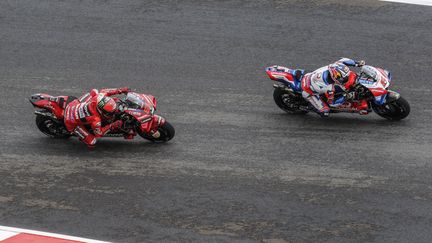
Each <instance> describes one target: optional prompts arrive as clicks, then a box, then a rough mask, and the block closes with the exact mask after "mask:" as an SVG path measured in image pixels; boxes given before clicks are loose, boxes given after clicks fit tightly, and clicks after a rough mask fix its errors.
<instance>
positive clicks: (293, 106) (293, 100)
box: [273, 88, 307, 114]
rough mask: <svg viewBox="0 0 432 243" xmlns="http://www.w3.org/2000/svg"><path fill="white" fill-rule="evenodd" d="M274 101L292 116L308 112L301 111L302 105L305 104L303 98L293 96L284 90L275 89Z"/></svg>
mask: <svg viewBox="0 0 432 243" xmlns="http://www.w3.org/2000/svg"><path fill="white" fill-rule="evenodd" d="M273 99H274V101H275V103H276V105H277V106H278V107H279V108H281V109H282V110H283V111H285V112H287V113H290V114H306V113H307V111H304V110H300V108H299V107H300V104H301V103H303V102H304V100H303V97H301V96H298V95H296V94H293V93H292V92H290V91H288V90H285V89H283V88H275V90H274V92H273Z"/></svg>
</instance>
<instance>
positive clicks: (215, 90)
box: [0, 0, 432, 242]
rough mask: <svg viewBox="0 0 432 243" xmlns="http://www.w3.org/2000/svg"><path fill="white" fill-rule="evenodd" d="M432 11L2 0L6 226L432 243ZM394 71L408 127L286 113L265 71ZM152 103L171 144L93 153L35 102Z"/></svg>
mask: <svg viewBox="0 0 432 243" xmlns="http://www.w3.org/2000/svg"><path fill="white" fill-rule="evenodd" d="M431 26H432V7H424V6H415V5H405V4H394V3H386V2H378V1H370V0H365V1H336V0H332V1H330V0H327V1H318V0H315V1H284V0H281V1H232V0H227V1H193V0H185V1H165V0H164V1H138V0H136V1H134V0H127V1H102V0H99V1H97V0H94V1H77V0H71V1H54V0H52V1H48V0H46V1H44V0H37V1H36V0H27V1H23V0H19V1H0V84H1V90H0V100H1V102H0V109H1V112H0V114H1V115H0V118H1V119H0V134H1V135H0V136H1V139H0V153H1V155H0V183H1V184H0V185H1V189H0V225H7V226H15V227H22V228H30V229H36V230H43V231H49V232H56V233H63V234H71V235H76V236H81V237H89V238H96V239H100V240H107V241H115V242H170V241H182V242H190V241H200V242H260V241H261V242H431V241H432V231H431V229H432V145H431V141H432V137H431V135H432V129H431V118H432V109H431V107H430V105H431V99H430V97H431V95H432V91H431V76H432V72H431V54H432V31H431ZM342 56H343V57H352V58H356V59H365V60H366V61H367V63H369V64H371V65H375V66H380V67H385V68H387V69H388V70H390V71H391V72H392V73H393V77H394V83H393V85H392V89H394V90H397V91H399V92H400V93H401V94H402V95H403V96H404V97H405V98H406V99H407V100H408V101H409V102H410V104H411V109H412V112H411V114H410V116H409V117H408V118H407V119H406V120H403V121H401V122H389V121H386V120H384V119H382V118H380V117H379V116H377V115H375V114H372V115H370V116H359V115H355V114H335V115H333V116H332V117H330V118H329V119H326V120H323V119H321V118H319V117H318V116H317V115H315V114H307V115H304V116H294V115H288V114H285V113H284V112H283V111H281V110H280V109H279V108H277V106H276V105H275V104H274V102H273V99H272V92H273V88H272V81H271V80H269V79H268V78H267V77H266V75H265V72H264V68H265V67H266V66H270V65H273V64H279V65H284V66H288V67H293V68H305V69H309V70H311V69H314V68H318V67H321V66H323V65H326V64H328V63H330V62H332V61H335V60H337V59H338V58H339V57H342ZM119 86H130V87H131V88H133V89H136V90H138V91H142V92H144V93H151V94H153V95H155V96H156V97H157V99H158V102H159V107H158V112H159V114H160V115H163V116H165V117H166V118H167V119H168V121H170V122H171V123H172V124H173V125H174V126H175V128H176V131H177V134H176V137H175V138H174V139H173V140H172V141H171V142H169V143H167V144H161V145H159V144H152V143H149V142H146V141H144V140H141V139H135V140H133V141H126V140H123V139H102V140H101V141H100V142H99V144H98V146H97V148H96V149H95V150H93V151H89V150H87V148H86V147H85V146H83V145H82V144H81V143H80V142H78V141H77V140H76V139H69V140H53V139H50V138H47V137H45V136H44V135H43V134H42V133H40V132H39V131H38V130H37V128H36V126H35V124H34V115H33V113H32V112H33V108H32V106H31V105H30V103H29V102H28V100H27V97H28V96H29V95H31V94H33V93H39V92H43V93H49V94H52V95H64V94H69V95H80V94H82V93H84V92H87V91H88V90H89V89H91V88H93V87H97V88H102V87H119Z"/></svg>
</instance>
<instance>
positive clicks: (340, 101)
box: [333, 96, 345, 105]
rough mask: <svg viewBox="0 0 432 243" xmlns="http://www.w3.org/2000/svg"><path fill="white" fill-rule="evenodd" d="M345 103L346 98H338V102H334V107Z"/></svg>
mask: <svg viewBox="0 0 432 243" xmlns="http://www.w3.org/2000/svg"><path fill="white" fill-rule="evenodd" d="M344 102H345V97H344V96H342V97H340V98H338V99H337V100H335V101H333V105H339V104H342V103H344Z"/></svg>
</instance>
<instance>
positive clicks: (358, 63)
mask: <svg viewBox="0 0 432 243" xmlns="http://www.w3.org/2000/svg"><path fill="white" fill-rule="evenodd" d="M355 64H356V67H361V66H364V65H366V62H365V61H364V60H360V61H356V62H355Z"/></svg>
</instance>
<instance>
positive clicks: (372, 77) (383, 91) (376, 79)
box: [358, 65, 391, 105]
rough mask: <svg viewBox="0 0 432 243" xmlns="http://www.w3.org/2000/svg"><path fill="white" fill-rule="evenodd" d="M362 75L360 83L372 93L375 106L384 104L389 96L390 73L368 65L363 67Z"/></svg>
mask: <svg viewBox="0 0 432 243" xmlns="http://www.w3.org/2000/svg"><path fill="white" fill-rule="evenodd" d="M361 73H362V75H361V76H360V77H359V79H358V82H359V83H360V84H361V85H363V86H364V87H366V88H368V89H369V90H370V91H371V93H372V95H373V96H374V102H375V104H377V105H382V104H384V103H385V102H386V98H387V94H388V91H387V88H388V87H389V86H390V81H391V74H390V72H388V71H387V70H384V69H381V68H375V67H372V66H367V65H366V66H363V67H362V69H361Z"/></svg>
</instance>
